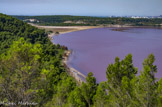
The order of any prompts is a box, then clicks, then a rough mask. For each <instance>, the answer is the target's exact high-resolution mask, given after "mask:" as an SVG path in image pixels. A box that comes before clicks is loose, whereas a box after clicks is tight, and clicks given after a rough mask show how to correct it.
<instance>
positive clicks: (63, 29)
mask: <svg viewBox="0 0 162 107" xmlns="http://www.w3.org/2000/svg"><path fill="white" fill-rule="evenodd" d="M28 24H30V25H32V26H35V27H37V28H39V29H45V30H46V31H51V33H50V34H49V38H52V37H53V36H54V35H57V34H56V32H58V33H59V34H65V33H70V32H75V31H81V30H87V29H93V28H110V27H112V28H113V27H114V28H129V27H130V28H159V29H162V26H133V25H127V24H125V25H106V26H103V25H100V26H40V25H36V24H33V23H28ZM59 34H58V35H59Z"/></svg>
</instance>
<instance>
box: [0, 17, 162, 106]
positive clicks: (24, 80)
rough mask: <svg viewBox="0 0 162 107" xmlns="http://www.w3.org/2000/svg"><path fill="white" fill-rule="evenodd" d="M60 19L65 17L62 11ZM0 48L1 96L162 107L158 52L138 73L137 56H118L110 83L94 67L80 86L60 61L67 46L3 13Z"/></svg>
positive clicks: (109, 75) (58, 103)
mask: <svg viewBox="0 0 162 107" xmlns="http://www.w3.org/2000/svg"><path fill="white" fill-rule="evenodd" d="M70 17H71V16H67V17H65V19H66V18H67V19H68V18H70ZM24 18H25V17H24ZM38 18H44V17H38ZM52 18H53V16H51V19H50V20H53V19H52ZM57 18H58V21H60V22H61V21H62V16H58V17H57ZM79 18H81V19H82V18H83V19H84V18H85V17H78V19H79ZM65 19H64V20H65ZM81 19H80V20H81ZM87 19H89V17H87ZM90 19H91V17H90ZM95 19H96V18H94V20H95ZM43 20H46V19H43ZM71 20H74V21H75V20H76V18H75V17H74V19H73V17H71ZM92 20H93V18H92ZM119 20H126V19H124V18H123V19H122V18H120V19H119ZM127 20H128V19H127ZM129 20H131V19H129ZM141 20H142V19H141ZM47 21H48V19H47ZM89 21H91V20H89ZM103 21H104V20H103ZM143 21H144V20H143ZM120 22H121V21H120ZM121 24H122V23H121ZM22 37H23V38H22ZM0 49H1V51H0V101H5V102H15V103H18V102H20V101H22V102H36V103H38V104H37V106H46V107H93V106H94V107H116V106H121V107H123V106H124V107H127V106H128V107H152V106H155V107H161V106H162V79H160V80H159V81H158V80H156V78H155V73H156V72H157V67H156V65H154V61H155V57H154V55H153V54H150V55H149V56H148V57H147V58H146V59H145V60H144V62H143V69H142V71H141V73H140V75H138V76H136V74H137V68H135V67H134V65H133V60H132V55H131V54H128V55H127V56H126V57H125V59H123V60H121V61H120V59H119V57H116V58H115V63H114V64H110V65H109V66H108V68H107V71H106V76H107V81H106V82H101V83H99V84H97V83H96V78H95V77H93V73H91V72H90V73H88V75H87V77H86V82H83V83H82V84H81V85H77V84H76V81H75V80H74V78H72V77H71V76H69V75H68V74H67V72H65V71H66V70H65V68H64V67H63V65H62V63H61V61H62V55H63V53H64V49H65V47H62V46H60V45H54V44H52V43H51V42H50V40H49V39H48V37H47V34H46V33H45V32H44V30H40V29H37V28H35V27H32V26H30V25H28V24H26V23H24V22H22V21H19V20H17V19H15V18H12V17H10V16H7V15H3V14H0ZM4 106H7V105H4ZM18 106H20V105H18Z"/></svg>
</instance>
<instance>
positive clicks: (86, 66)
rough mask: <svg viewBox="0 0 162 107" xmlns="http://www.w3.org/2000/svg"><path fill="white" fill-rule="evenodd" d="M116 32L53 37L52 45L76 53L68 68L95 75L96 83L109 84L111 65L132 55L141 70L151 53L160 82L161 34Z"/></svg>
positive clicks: (154, 31)
mask: <svg viewBox="0 0 162 107" xmlns="http://www.w3.org/2000/svg"><path fill="white" fill-rule="evenodd" d="M112 29H114V28H96V29H89V30H84V31H77V32H71V33H66V34H62V35H59V36H54V39H53V42H54V43H56V44H60V45H65V46H67V47H68V49H69V50H73V52H72V54H71V55H70V57H69V60H68V65H69V66H71V67H73V68H75V69H77V70H79V71H80V72H82V73H83V74H85V75H86V74H88V72H93V74H94V76H95V77H96V78H97V81H98V82H100V81H106V80H107V79H106V69H107V66H108V64H110V63H114V59H115V57H116V56H119V57H120V59H123V58H124V57H125V56H126V55H127V54H129V53H131V54H132V55H133V63H134V66H135V67H138V71H140V70H141V69H142V62H143V60H144V58H146V57H147V56H148V55H149V54H150V53H153V54H154V55H155V58H156V61H155V64H156V65H157V66H158V73H157V74H156V77H157V78H160V77H162V30H161V29H152V28H128V29H127V30H124V31H113V30H112Z"/></svg>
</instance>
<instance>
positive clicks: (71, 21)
mask: <svg viewBox="0 0 162 107" xmlns="http://www.w3.org/2000/svg"><path fill="white" fill-rule="evenodd" d="M14 17H16V18H18V19H20V20H23V21H26V22H32V23H35V24H39V25H50V26H97V25H105V26H106V25H126V24H128V25H132V26H160V24H162V18H125V17H90V16H69V15H51V16H14Z"/></svg>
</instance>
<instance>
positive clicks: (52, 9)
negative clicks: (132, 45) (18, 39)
mask: <svg viewBox="0 0 162 107" xmlns="http://www.w3.org/2000/svg"><path fill="white" fill-rule="evenodd" d="M0 13H4V14H8V15H83V16H112V15H114V16H126V15H128V16H131V15H138V16H158V15H162V0H0Z"/></svg>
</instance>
